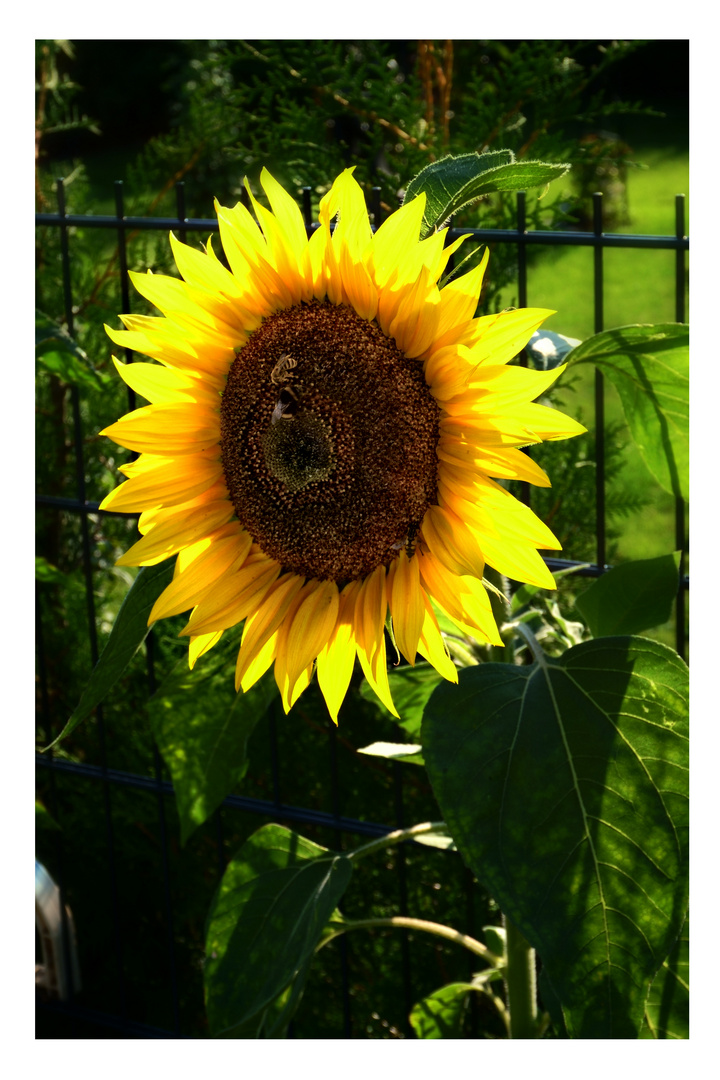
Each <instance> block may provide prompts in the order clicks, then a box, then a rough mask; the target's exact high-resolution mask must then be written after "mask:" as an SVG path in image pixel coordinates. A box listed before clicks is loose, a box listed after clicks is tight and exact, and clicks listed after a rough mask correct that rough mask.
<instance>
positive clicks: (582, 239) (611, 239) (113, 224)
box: [35, 214, 690, 251]
mask: <svg viewBox="0 0 720 1080" xmlns="http://www.w3.org/2000/svg"><path fill="white" fill-rule="evenodd" d="M35 224H36V225H54V226H63V227H67V226H72V225H76V226H82V227H83V228H88V229H109V228H113V229H186V230H188V231H189V232H205V231H206V230H208V229H209V230H210V232H217V230H218V223H217V219H216V218H176V217H167V218H163V217H158V218H146V217H117V216H116V215H113V214H36V215H35ZM318 227H319V226H318V223H317V222H313V224H312V226H311V228H313V229H317V228H318ZM449 232H450V234H451V235H452V237H453V238H456V237H458V236H474V237H475V239H476V240H485V241H493V242H495V243H500V244H503V243H504V244H550V245H570V246H576V247H583V246H584V247H597V246H601V247H620V248H655V249H658V248H659V249H666V250H668V251H688V250H689V248H690V240H689V238H688V237H687V236H643V235H638V234H635V233H602V234H600V235H597V234H596V233H594V232H581V231H579V230H578V231H574V230H572V229H566V230H553V229H548V230H547V231H546V232H545V231H543V230H540V229H535V230H530V231H518V230H515V229H454V228H451V229H450V230H449Z"/></svg>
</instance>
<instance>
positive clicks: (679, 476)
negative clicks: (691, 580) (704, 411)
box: [568, 323, 690, 499]
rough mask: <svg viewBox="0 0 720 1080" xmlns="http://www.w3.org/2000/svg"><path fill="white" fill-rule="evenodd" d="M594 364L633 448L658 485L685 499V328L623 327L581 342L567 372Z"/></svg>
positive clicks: (687, 402)
mask: <svg viewBox="0 0 720 1080" xmlns="http://www.w3.org/2000/svg"><path fill="white" fill-rule="evenodd" d="M588 362H589V363H592V364H594V365H595V366H596V368H598V369H599V370H600V371H602V372H603V374H605V375H607V377H608V378H609V379H610V380H611V381H612V383H613V384H614V386H615V388H616V389H617V391H618V393H619V395H620V399H621V401H622V404H623V409H624V411H625V417H626V419H627V422H628V425H629V427H630V432H631V434H632V437H633V440H634V442H635V445H636V446H637V448H638V450H639V451H640V453H641V454H642V457H643V459H644V461H645V464H646V465H647V467H648V468H649V469H650V471H651V473H652V474H653V476H654V477H655V478H656V480H657V481H658V483H659V484H660V485H661V486H662V487H663V488H664V489H665V490H666V491H669V492H670V493H671V494H672V495H675V496H677V497H680V498H683V499H687V497H688V494H689V492H688V485H689V451H690V421H689V409H690V400H689V377H690V370H689V368H690V346H689V327H688V326H685V325H682V324H680V323H670V324H667V325H664V326H621V327H619V328H618V329H616V330H605V331H603V333H601V334H596V335H595V336H594V337H592V338H589V339H588V340H587V341H584V342H583V343H582V344H581V345H578V346H576V347H575V348H574V349H573V350H572V352H571V353H570V358H569V360H568V366H569V367H570V368H572V367H574V366H576V365H577V364H582V363H588Z"/></svg>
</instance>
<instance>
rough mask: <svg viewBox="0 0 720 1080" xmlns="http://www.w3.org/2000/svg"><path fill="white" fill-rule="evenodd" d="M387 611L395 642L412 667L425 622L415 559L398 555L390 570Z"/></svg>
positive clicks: (401, 553)
mask: <svg viewBox="0 0 720 1080" xmlns="http://www.w3.org/2000/svg"><path fill="white" fill-rule="evenodd" d="M390 577H391V585H390V611H391V612H392V619H393V630H394V633H395V641H396V643H397V647H398V648H399V650H400V652H401V653H402V654H403V656H404V657H405V659H406V660H407V661H408V663H410V664H414V663H415V653H416V652H417V647H418V641H419V640H420V634H421V633H422V628H423V622H424V621H425V603H424V597H423V590H422V586H421V584H420V570H419V567H418V562H417V559H415V558H414V557H413V558H410V559H409V558H408V557H407V554H406V553H405V551H401V552H400V554H399V555H398V557H397V559H395V560H394V562H393V563H392V566H391V568H390Z"/></svg>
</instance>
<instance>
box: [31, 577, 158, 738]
mask: <svg viewBox="0 0 720 1080" xmlns="http://www.w3.org/2000/svg"><path fill="white" fill-rule="evenodd" d="M173 567H174V564H173V563H172V562H171V561H169V560H168V561H166V562H162V563H158V565H157V566H143V567H141V568H140V570H139V572H138V575H137V577H136V578H135V581H134V583H133V586H132V588H131V589H130V591H129V592H128V594H127V596H126V597H125V600H124V601H123V604H122V607H121V608H120V610H119V612H118V614H117V618H116V619H115V622H114V625H113V628H112V632H111V634H110V637H109V639H108V642H107V644H106V646H105V648H104V649H103V652H102V654H101V656H100V658H99V660H98V662H97V664H96V665H95V667H94V668H93V672H92V675H91V676H90V678H89V680H88V683H87V686H86V687H85V690H84V692H83V695H82V697H81V698H80V701H79V702H78V704H77V708H76V709H75V710H74V711H73V713H72V715H71V716H70V718H69V720H68V721H67V723H66V724H65V727H64V728H63V729H62V731H61V732H60V734H59V735H58V736H57V738H56V739H55V740H54V741H53V742H52V743H51V744H50V745H51V746H54V745H55V743H56V742H59V740H60V739H64V738H66V737H67V736H68V735H69V734H70V733H71V732H72V731H74V730H75V728H76V727H77V725H78V724H80V723H81V722H82V721H83V720H85V719H86V718H87V717H88V716H89V715H90V713H91V712H92V711H93V709H94V708H96V707H97V706H98V705H99V704H100V702H101V701H102V700H103V698H104V697H105V695H106V694H107V693H108V691H109V690H110V689H112V687H113V686H114V685H115V683H116V682H117V681H118V679H119V678H120V676H121V675H122V674H123V672H124V671H125V669H126V667H127V666H128V664H129V663H130V661H131V660H132V658H133V656H134V655H135V653H136V652H137V650H138V649H139V648H140V646H141V645H142V643H143V641H144V640H145V638H146V637H147V635H148V633H149V627H148V616H149V614H150V612H151V611H152V608H153V605H154V604H155V601H156V600H157V598H158V596H159V595H160V593H161V592H162V591H163V589H165V588H166V586H167V585H169V584H170V582H171V580H172V574H173Z"/></svg>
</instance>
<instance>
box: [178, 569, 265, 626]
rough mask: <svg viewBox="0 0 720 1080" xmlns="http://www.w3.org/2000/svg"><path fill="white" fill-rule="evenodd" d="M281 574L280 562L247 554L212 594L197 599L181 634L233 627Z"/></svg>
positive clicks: (248, 612)
mask: <svg viewBox="0 0 720 1080" xmlns="http://www.w3.org/2000/svg"><path fill="white" fill-rule="evenodd" d="M279 573H280V564H279V563H277V562H276V561H275V560H274V559H269V558H268V557H267V555H263V554H262V553H257V554H254V555H250V556H249V557H248V558H247V559H246V560H245V562H244V563H243V564H242V566H240V567H239V568H238V569H237V570H236V571H235V572H234V573H229V574H227V575H226V576H225V577H224V578H223V579H222V580H221V581H219V582H218V583H217V584H216V586H215V588H214V589H213V590H212V593H211V594H209V595H208V594H206V595H205V596H204V597H203V599H201V600H200V601H199V603H198V604H197V607H196V608H195V609H194V611H193V613H192V615H191V616H190V618H189V619H188V622H187V624H186V625H185V626H184V627H183V629H182V630H181V631H180V634H181V636H189V635H190V634H205V633H208V632H209V631H211V630H226V629H228V627H231V626H236V625H237V623H240V622H242V620H243V619H245V618H246V617H247V616H248V615H250V614H252V612H253V611H254V610H255V608H256V607H257V605H258V604H259V603H260V602H261V601H262V600H263V598H264V597H265V596H267V593H268V590H269V589H270V588H271V586H272V584H273V582H274V581H275V580H276V578H277V577H278V575H279Z"/></svg>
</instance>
